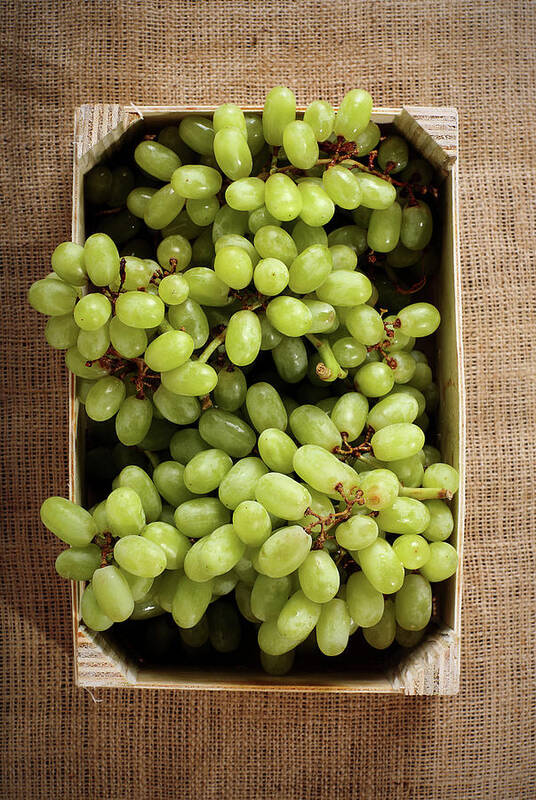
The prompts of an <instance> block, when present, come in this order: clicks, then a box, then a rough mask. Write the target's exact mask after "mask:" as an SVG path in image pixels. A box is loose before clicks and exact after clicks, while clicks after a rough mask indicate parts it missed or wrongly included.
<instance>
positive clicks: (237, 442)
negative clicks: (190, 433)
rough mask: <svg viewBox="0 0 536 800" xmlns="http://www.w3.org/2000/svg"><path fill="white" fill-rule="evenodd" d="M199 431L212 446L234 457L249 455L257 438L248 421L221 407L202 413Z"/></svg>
mask: <svg viewBox="0 0 536 800" xmlns="http://www.w3.org/2000/svg"><path fill="white" fill-rule="evenodd" d="M199 433H200V434H201V436H202V437H203V439H204V440H205V441H206V442H208V444H210V445H212V447H215V448H217V449H218V450H224V451H225V452H226V453H228V454H229V455H230V456H232V457H233V458H244V456H247V455H248V454H249V453H250V452H251V451H252V450H253V448H254V446H255V442H256V438H257V437H256V436H255V432H254V431H253V430H252V428H250V426H249V425H248V424H247V423H246V422H244V421H243V420H242V419H240V417H237V416H236V415H235V414H230V413H229V412H228V411H224V410H223V409H221V408H209V409H207V411H205V412H204V413H203V414H202V416H201V419H200V421H199Z"/></svg>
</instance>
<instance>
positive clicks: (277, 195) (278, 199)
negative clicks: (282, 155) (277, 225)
mask: <svg viewBox="0 0 536 800" xmlns="http://www.w3.org/2000/svg"><path fill="white" fill-rule="evenodd" d="M265 205H266V209H267V210H268V212H269V213H270V214H272V216H274V217H275V218H276V219H280V220H282V221H283V222H288V221H289V220H291V219H295V218H296V217H297V216H298V215H299V214H300V212H301V210H302V196H301V194H300V191H299V189H298V187H297V186H296V184H295V183H294V181H293V180H292V178H289V176H288V175H284V174H283V173H275V174H274V175H270V177H269V178H268V180H267V181H266V186H265Z"/></svg>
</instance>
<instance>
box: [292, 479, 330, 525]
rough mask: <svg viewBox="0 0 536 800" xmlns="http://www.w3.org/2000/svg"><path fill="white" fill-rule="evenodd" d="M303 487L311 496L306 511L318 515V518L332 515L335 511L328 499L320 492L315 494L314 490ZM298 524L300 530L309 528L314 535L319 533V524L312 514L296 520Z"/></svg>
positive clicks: (308, 486) (310, 487)
mask: <svg viewBox="0 0 536 800" xmlns="http://www.w3.org/2000/svg"><path fill="white" fill-rule="evenodd" d="M305 486H306V489H307V491H308V492H309V494H310V495H311V503H310V508H309V509H307V510H310V511H314V513H315V514H318V516H320V517H327V516H329V515H330V514H333V512H334V510H335V509H334V508H333V503H332V502H331V500H330V499H329V497H327V496H326V495H325V494H322V492H317V491H316V489H313V487H312V486H310V485H309V484H305ZM298 524H299V525H301V526H302V528H309V529H310V530H311V531H313V532H314V533H320V523H319V522H318V518H317V517H315V516H313V514H306V515H305V516H304V517H302V518H301V519H300V520H298Z"/></svg>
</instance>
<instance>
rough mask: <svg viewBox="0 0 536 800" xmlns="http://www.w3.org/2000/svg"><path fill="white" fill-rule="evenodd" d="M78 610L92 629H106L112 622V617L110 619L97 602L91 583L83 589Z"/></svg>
mask: <svg viewBox="0 0 536 800" xmlns="http://www.w3.org/2000/svg"><path fill="white" fill-rule="evenodd" d="M80 611H81V614H82V619H83V620H84V622H85V624H86V625H87V627H88V628H91V630H93V631H106V630H108V628H111V626H112V625H113V624H114V621H113V619H110V617H108V616H107V615H106V614H105V613H104V611H102V609H101V608H100V606H99V604H98V603H97V599H96V597H95V592H94V591H93V587H92V586H91V585H89V586H86V588H85V589H84V594H83V595H82V603H81V608H80Z"/></svg>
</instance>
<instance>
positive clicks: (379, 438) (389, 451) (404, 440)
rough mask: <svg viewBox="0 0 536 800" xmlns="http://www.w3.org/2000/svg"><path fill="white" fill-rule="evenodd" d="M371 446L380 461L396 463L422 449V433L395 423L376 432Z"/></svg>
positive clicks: (416, 427)
mask: <svg viewBox="0 0 536 800" xmlns="http://www.w3.org/2000/svg"><path fill="white" fill-rule="evenodd" d="M378 366H380V365H378ZM382 366H383V365H382ZM371 444H372V449H373V451H374V455H375V456H376V458H379V459H380V461H397V460H398V459H399V458H408V457H409V456H412V455H415V453H418V452H419V450H421V449H422V447H423V445H424V433H423V432H422V430H421V429H420V428H419V427H418V426H417V425H413V424H412V423H408V422H395V423H392V424H391V425H386V426H385V427H384V428H381V429H380V430H377V431H376V433H375V434H374V436H373V437H372V440H371Z"/></svg>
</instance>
